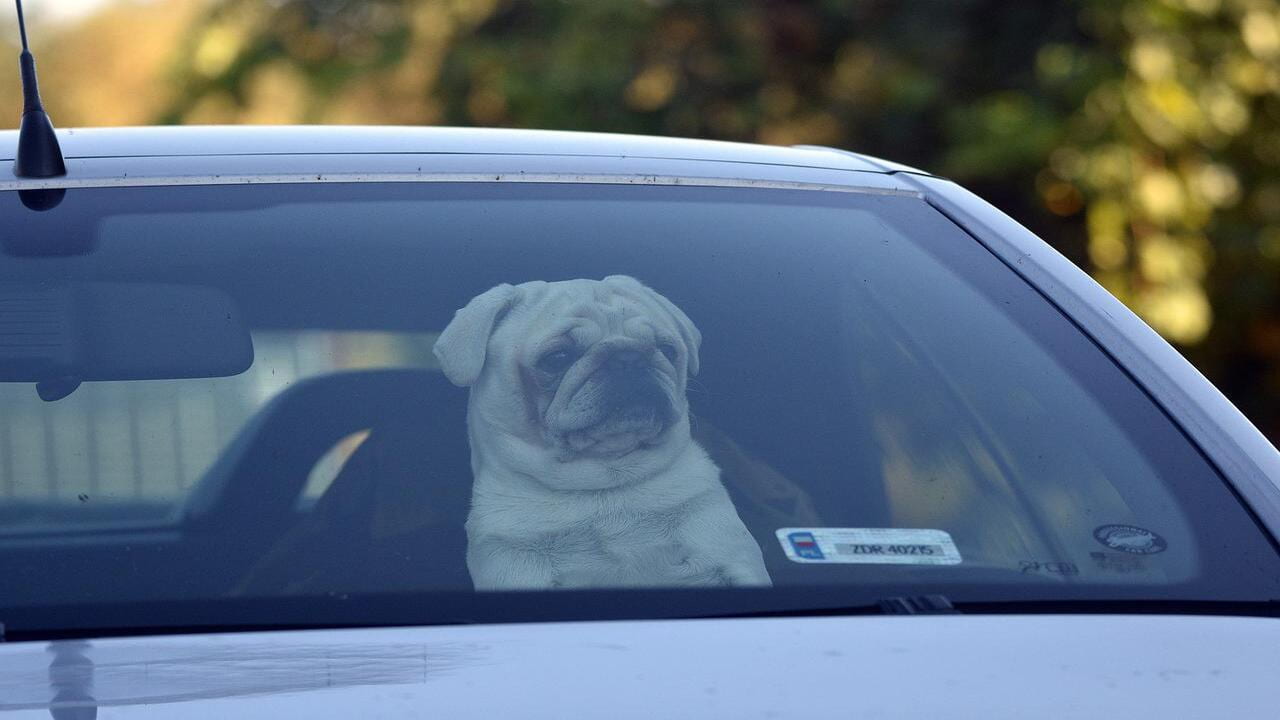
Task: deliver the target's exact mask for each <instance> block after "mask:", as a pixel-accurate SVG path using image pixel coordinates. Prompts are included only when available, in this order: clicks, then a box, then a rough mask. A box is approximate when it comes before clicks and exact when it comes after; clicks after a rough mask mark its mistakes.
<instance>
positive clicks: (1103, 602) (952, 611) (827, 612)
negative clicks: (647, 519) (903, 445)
mask: <svg viewBox="0 0 1280 720" xmlns="http://www.w3.org/2000/svg"><path fill="white" fill-rule="evenodd" d="M957 614H963V615H1241V616H1251V617H1280V600H1187V599H1169V598H1139V599H1111V598H1089V599H1056V600H976V601H966V600H956V601H954V602H953V601H951V600H950V598H948V597H947V596H945V595H908V596H901V597H889V598H884V599H882V600H879V601H876V602H872V603H859V604H852V605H827V606H818V607H809V608H786V609H777V610H761V611H747V612H742V613H729V614H724V615H718V616H717V617H734V618H745V617H822V616H853V615H957Z"/></svg>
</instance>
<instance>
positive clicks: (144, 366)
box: [0, 282, 253, 399]
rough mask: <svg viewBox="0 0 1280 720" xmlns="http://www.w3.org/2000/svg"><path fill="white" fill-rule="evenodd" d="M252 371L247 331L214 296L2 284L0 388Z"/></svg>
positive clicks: (151, 287)
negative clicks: (16, 384)
mask: <svg viewBox="0 0 1280 720" xmlns="http://www.w3.org/2000/svg"><path fill="white" fill-rule="evenodd" d="M252 364H253V341H252V340H251V339H250V337H249V330H248V328H246V327H245V325H244V323H243V321H242V320H241V318H240V314H239V312H238V311H237V309H236V306H235V302H234V301H233V300H232V299H231V297H230V296H228V295H227V294H226V293H224V292H222V291H220V290H216V289H214V288H208V287H196V286H189V285H162V284H148V283H100V282H71V283H66V284H23V283H0V382H36V383H61V384H63V385H66V384H68V383H69V384H71V387H70V389H69V390H67V392H70V390H74V389H75V385H78V384H79V382H81V381H100V380H161V379H179V378H204V377H223V376H227V375H238V374H239V373H242V372H244V371H245V370H247V369H248V368H249V366H250V365H252ZM61 394H62V395H65V394H66V393H61ZM41 396H42V397H44V396H45V393H44V391H43V390H42V392H41ZM46 399H56V398H46Z"/></svg>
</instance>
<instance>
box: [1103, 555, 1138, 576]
mask: <svg viewBox="0 0 1280 720" xmlns="http://www.w3.org/2000/svg"><path fill="white" fill-rule="evenodd" d="M1089 557H1091V558H1093V562H1094V564H1095V565H1097V566H1098V569H1099V570H1101V571H1103V572H1113V573H1120V574H1122V575H1127V574H1129V573H1141V572H1146V571H1147V561H1146V560H1144V559H1142V558H1141V557H1139V556H1137V555H1130V554H1127V553H1104V552H1091V553H1089Z"/></svg>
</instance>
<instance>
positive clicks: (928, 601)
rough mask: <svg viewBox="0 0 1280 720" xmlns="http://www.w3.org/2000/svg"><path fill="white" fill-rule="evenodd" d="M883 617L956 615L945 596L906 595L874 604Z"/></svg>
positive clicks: (956, 611)
mask: <svg viewBox="0 0 1280 720" xmlns="http://www.w3.org/2000/svg"><path fill="white" fill-rule="evenodd" d="M876 604H877V605H879V606H880V610H881V612H883V613H884V614H885V615H958V614H959V613H960V611H959V610H956V608H955V606H954V605H952V604H951V601H950V600H948V599H947V596H946V595H906V596H903V597H891V598H885V599H883V600H881V601H880V602H878V603H876Z"/></svg>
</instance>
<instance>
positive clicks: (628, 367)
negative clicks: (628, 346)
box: [604, 350, 645, 372]
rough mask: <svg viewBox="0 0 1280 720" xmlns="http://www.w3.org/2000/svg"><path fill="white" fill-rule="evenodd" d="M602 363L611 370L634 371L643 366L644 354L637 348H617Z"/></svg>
mask: <svg viewBox="0 0 1280 720" xmlns="http://www.w3.org/2000/svg"><path fill="white" fill-rule="evenodd" d="M604 364H605V367H607V368H609V370H611V371H613V372H634V371H636V370H640V369H642V368H643V367H644V366H645V356H644V354H643V353H641V352H639V351H637V350H619V351H617V352H615V353H613V354H612V355H610V356H609V359H608V360H605V363H604Z"/></svg>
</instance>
